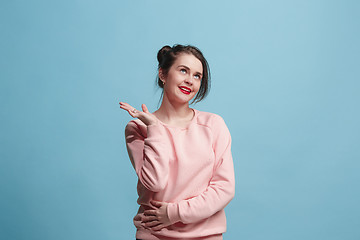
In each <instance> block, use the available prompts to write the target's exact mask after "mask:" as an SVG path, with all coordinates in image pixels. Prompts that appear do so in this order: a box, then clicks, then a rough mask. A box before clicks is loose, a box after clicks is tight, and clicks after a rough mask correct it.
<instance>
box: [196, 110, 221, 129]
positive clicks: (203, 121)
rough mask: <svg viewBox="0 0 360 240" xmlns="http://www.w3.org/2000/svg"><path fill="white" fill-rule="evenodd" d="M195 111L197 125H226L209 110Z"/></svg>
mask: <svg viewBox="0 0 360 240" xmlns="http://www.w3.org/2000/svg"><path fill="white" fill-rule="evenodd" d="M196 111H197V114H198V116H197V123H198V124H199V125H203V126H207V127H209V128H214V127H215V128H216V127H219V125H226V124H225V121H224V119H223V118H222V117H221V116H220V115H218V114H216V113H211V112H204V111H199V110H196Z"/></svg>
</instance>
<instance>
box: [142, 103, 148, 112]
mask: <svg viewBox="0 0 360 240" xmlns="http://www.w3.org/2000/svg"><path fill="white" fill-rule="evenodd" d="M141 108H142V110H143V111H144V112H146V113H148V112H149V110H148V108H147V107H146V105H145V104H141Z"/></svg>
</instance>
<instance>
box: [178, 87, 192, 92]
mask: <svg viewBox="0 0 360 240" xmlns="http://www.w3.org/2000/svg"><path fill="white" fill-rule="evenodd" d="M180 88H181V89H182V90H184V91H187V92H190V91H189V90H188V89H185V88H182V87H180Z"/></svg>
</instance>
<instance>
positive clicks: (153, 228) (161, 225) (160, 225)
mask: <svg viewBox="0 0 360 240" xmlns="http://www.w3.org/2000/svg"><path fill="white" fill-rule="evenodd" d="M164 227H165V226H164V225H163V224H159V225H157V226H154V227H151V230H153V231H160V230H161V229H163V228H164Z"/></svg>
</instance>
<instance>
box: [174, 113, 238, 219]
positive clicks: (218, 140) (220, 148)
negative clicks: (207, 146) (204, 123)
mask: <svg viewBox="0 0 360 240" xmlns="http://www.w3.org/2000/svg"><path fill="white" fill-rule="evenodd" d="M212 126H213V128H212V131H213V139H214V140H213V146H212V147H213V151H214V153H215V159H216V160H215V165H214V171H213V176H212V178H211V180H210V183H209V185H208V187H207V189H206V190H205V191H204V192H202V193H201V194H199V195H197V196H195V197H192V198H190V199H186V200H181V201H179V202H176V203H169V204H168V208H167V211H168V216H169V219H170V221H171V222H172V223H176V222H179V221H180V222H182V223H184V224H189V223H195V222H197V221H200V220H203V219H206V218H208V217H210V216H212V215H214V214H215V213H217V212H218V211H220V210H222V209H224V208H225V206H226V205H227V204H228V203H229V202H230V201H231V200H232V199H233V197H234V195H235V176H234V166H233V160H232V154H231V136H230V132H229V130H228V128H227V126H226V124H225V122H224V120H223V119H222V118H221V117H220V116H218V115H215V117H214V119H213V124H212Z"/></svg>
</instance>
